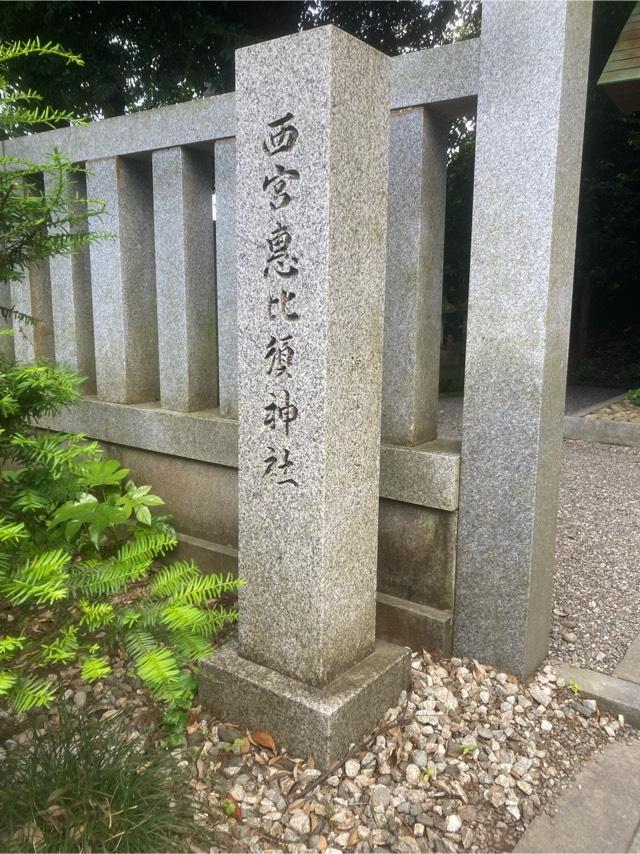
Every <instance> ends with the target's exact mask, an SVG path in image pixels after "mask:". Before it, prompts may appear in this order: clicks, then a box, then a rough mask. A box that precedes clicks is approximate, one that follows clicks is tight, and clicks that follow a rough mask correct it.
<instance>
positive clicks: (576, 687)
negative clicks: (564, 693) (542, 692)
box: [567, 679, 580, 697]
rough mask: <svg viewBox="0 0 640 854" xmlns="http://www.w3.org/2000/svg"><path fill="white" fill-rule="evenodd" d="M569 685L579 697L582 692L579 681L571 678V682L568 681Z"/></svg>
mask: <svg viewBox="0 0 640 854" xmlns="http://www.w3.org/2000/svg"><path fill="white" fill-rule="evenodd" d="M567 687H568V688H569V690H570V691H571V693H572V694H573V696H574V697H577V696H578V694H579V693H580V686H579V685H578V683H577V682H574V681H573V679H570V680H569V682H568V683H567Z"/></svg>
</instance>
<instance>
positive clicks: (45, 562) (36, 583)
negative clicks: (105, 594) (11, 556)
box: [0, 549, 69, 605]
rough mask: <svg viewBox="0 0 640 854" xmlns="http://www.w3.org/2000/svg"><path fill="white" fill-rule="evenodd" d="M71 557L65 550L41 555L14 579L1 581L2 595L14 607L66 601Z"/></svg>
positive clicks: (22, 568) (25, 565) (41, 553)
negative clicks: (28, 602)
mask: <svg viewBox="0 0 640 854" xmlns="http://www.w3.org/2000/svg"><path fill="white" fill-rule="evenodd" d="M68 560H69V557H68V555H67V553H66V552H65V551H64V549H55V550H52V551H46V552H40V553H39V554H37V555H35V557H33V558H31V559H30V560H28V561H27V562H26V563H25V564H23V565H22V566H21V567H20V568H19V570H18V571H17V573H16V574H15V575H14V576H13V577H6V576H5V577H4V578H0V592H1V593H3V594H4V595H5V596H6V597H7V599H8V600H9V601H10V602H11V604H12V605H23V604H24V603H25V602H27V601H28V600H29V599H33V600H35V602H36V603H37V604H38V605H45V604H51V603H53V602H58V601H60V600H61V599H65V598H66V597H67V595H68V593H69V590H68V586H67V582H68V580H69V575H68V573H67V572H65V571H64V567H65V566H66V564H67V563H68Z"/></svg>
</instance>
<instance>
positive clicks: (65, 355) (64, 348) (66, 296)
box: [45, 173, 96, 393]
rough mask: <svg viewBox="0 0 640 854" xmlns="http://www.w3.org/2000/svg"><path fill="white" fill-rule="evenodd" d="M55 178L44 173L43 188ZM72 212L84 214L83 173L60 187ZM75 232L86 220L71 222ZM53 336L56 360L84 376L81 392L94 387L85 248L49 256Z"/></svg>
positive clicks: (50, 185)
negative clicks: (75, 252)
mask: <svg viewBox="0 0 640 854" xmlns="http://www.w3.org/2000/svg"><path fill="white" fill-rule="evenodd" d="M57 180H58V179H57V177H56V178H54V177H53V176H51V175H49V174H47V175H45V190H46V191H47V192H49V193H51V192H52V191H53V192H55V191H56V184H55V182H57ZM64 191H65V193H66V196H67V198H68V200H69V205H70V206H71V209H72V211H73V213H74V214H75V215H79V216H82V215H83V214H84V213H86V205H85V204H83V203H82V202H81V201H80V200H81V199H84V198H86V195H87V185H86V176H85V175H83V174H81V173H75V174H71V175H69V177H68V179H67V183H66V186H65V189H64ZM71 229H72V231H73V232H75V233H78V234H80V233H82V232H86V230H87V223H86V221H84V222H82V221H81V222H76V223H73V224H72V226H71ZM49 274H50V281H51V308H52V314H53V337H54V342H55V358H56V361H57V362H60V363H61V364H63V365H67V366H68V367H69V368H71V369H72V370H74V371H76V372H77V373H79V374H81V375H82V376H84V377H86V378H87V379H86V381H85V383H84V385H83V391H85V392H88V393H91V392H95V388H96V358H95V350H94V340H93V310H92V302H91V265H90V260H89V247H88V246H87V247H85V248H83V249H81V250H80V252H78V253H77V254H75V255H71V256H65V255H57V256H54V257H53V258H50V259H49Z"/></svg>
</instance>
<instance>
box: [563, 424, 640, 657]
mask: <svg viewBox="0 0 640 854" xmlns="http://www.w3.org/2000/svg"><path fill="white" fill-rule="evenodd" d="M639 482H640V448H628V447H624V446H621V445H602V444H597V443H594V442H577V441H565V442H564V449H563V455H562V475H561V483H560V509H559V514H558V531H557V537H556V559H555V579H554V606H555V607H554V624H553V632H552V636H551V649H550V660H551V661H554V660H561V661H569V662H571V663H573V664H578V665H580V666H583V667H588V668H591V669H593V670H599V671H602V672H604V673H611V672H612V671H613V669H614V668H615V666H616V665H617V664H618V663H619V661H620V660H621V658H622V657H623V656H624V654H625V652H626V650H627V647H628V646H629V644H630V643H631V641H632V640H633V639H634V638H635V637H636V635H637V634H638V633H640V489H639V487H638V484H639Z"/></svg>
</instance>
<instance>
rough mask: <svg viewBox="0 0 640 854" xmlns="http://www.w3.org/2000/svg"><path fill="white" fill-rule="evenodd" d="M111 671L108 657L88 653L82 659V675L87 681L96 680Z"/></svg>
mask: <svg viewBox="0 0 640 854" xmlns="http://www.w3.org/2000/svg"><path fill="white" fill-rule="evenodd" d="M109 673H111V665H110V664H109V661H108V659H106V658H105V657H104V656H101V655H88V656H87V657H86V658H85V659H83V661H82V666H81V668H80V675H81V676H82V678H83V679H86V681H87V682H95V680H96V679H101V678H102V677H103V676H107V675H108V674H109Z"/></svg>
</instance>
